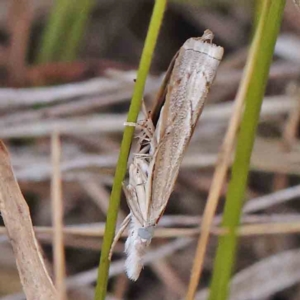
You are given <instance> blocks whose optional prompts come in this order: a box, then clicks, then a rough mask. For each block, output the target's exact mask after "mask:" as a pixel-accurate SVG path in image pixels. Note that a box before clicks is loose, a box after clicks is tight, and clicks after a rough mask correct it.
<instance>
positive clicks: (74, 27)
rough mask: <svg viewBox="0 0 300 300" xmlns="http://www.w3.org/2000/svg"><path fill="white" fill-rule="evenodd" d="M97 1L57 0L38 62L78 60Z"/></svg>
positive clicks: (43, 38)
mask: <svg viewBox="0 0 300 300" xmlns="http://www.w3.org/2000/svg"><path fill="white" fill-rule="evenodd" d="M94 3H95V0H86V1H73V0H56V1H55V4H54V6H53V8H52V11H51V14H50V17H49V20H48V23H47V25H46V28H45V32H44V34H43V37H42V42H41V48H40V52H39V53H38V57H37V62H38V63H46V62H50V61H62V60H63V61H71V60H74V59H75V58H76V55H77V51H78V47H79V45H80V41H81V38H82V35H83V33H84V30H85V27H86V24H87V20H88V17H89V15H90V11H91V9H92V7H93V4H94Z"/></svg>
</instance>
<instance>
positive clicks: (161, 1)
mask: <svg viewBox="0 0 300 300" xmlns="http://www.w3.org/2000/svg"><path fill="white" fill-rule="evenodd" d="M166 2H167V0H156V1H155V5H154V9H153V13H152V17H151V20H150V25H149V29H148V33H147V37H146V41H145V46H144V49H143V53H142V57H141V61H140V65H139V70H138V74H137V81H136V84H135V87H134V91H133V96H132V100H131V104H130V108H129V112H128V118H127V121H128V122H136V120H137V117H138V114H139V111H140V108H141V99H142V97H143V91H144V87H145V82H146V78H147V74H148V72H149V68H150V63H151V59H152V56H153V51H154V48H155V45H156V41H157V37H158V33H159V29H160V27H161V23H162V20H163V15H164V11H165V8H166ZM133 133H134V128H133V127H128V126H127V127H125V130H124V135H123V140H122V143H121V148H120V154H119V159H118V163H117V168H116V173H115V178H114V183H113V187H112V192H111V195H110V202H109V208H108V212H107V218H106V226H105V233H104V238H103V244H102V249H101V258H100V265H99V269H98V279H97V286H96V291H95V298H94V299H95V300H104V299H105V296H106V290H107V282H108V271H109V264H110V261H109V259H108V256H109V251H110V247H111V244H112V241H113V238H114V234H115V229H116V221H117V214H118V210H119V205H120V195H121V191H122V181H123V179H124V177H125V174H126V169H127V159H128V155H129V151H130V145H131V141H132V137H133Z"/></svg>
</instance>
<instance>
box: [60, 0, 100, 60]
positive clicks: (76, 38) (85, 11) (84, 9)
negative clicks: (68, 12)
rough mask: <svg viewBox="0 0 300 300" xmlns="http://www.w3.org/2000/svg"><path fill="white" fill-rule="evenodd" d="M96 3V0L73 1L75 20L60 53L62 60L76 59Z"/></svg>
mask: <svg viewBox="0 0 300 300" xmlns="http://www.w3.org/2000/svg"><path fill="white" fill-rule="evenodd" d="M94 4H95V0H85V1H75V2H74V3H73V5H74V9H73V10H74V13H73V20H72V24H71V28H70V32H68V33H67V34H66V40H65V43H64V47H63V49H62V51H61V54H60V60H62V61H73V60H75V59H76V57H77V53H78V48H79V46H80V41H81V39H82V36H83V33H84V30H85V28H86V24H87V21H88V18H89V16H90V12H91V10H92V8H93V5H94Z"/></svg>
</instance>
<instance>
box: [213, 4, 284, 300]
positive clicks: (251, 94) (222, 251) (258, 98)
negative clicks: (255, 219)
mask: <svg viewBox="0 0 300 300" xmlns="http://www.w3.org/2000/svg"><path fill="white" fill-rule="evenodd" d="M261 1H262V2H263V3H262V8H261V14H260V18H259V22H258V25H257V27H256V32H255V35H254V39H253V42H252V45H251V49H250V53H249V57H248V61H247V65H246V69H245V73H244V78H243V81H242V83H241V87H240V93H242V94H243V96H244V97H245V103H246V106H245V111H244V115H243V120H242V123H241V129H240V132H239V134H238V140H237V146H236V153H235V160H234V163H233V166H232V175H231V180H230V183H229V187H228V192H227V195H226V204H225V209H224V216H223V221H222V226H223V227H225V228H227V229H228V230H229V234H228V235H226V236H222V237H220V238H219V241H218V249H217V254H216V258H215V263H214V272H213V277H212V283H211V290H210V295H209V300H225V299H227V296H228V292H229V283H230V277H231V273H232V269H233V266H234V258H235V254H236V247H237V236H236V234H235V232H236V229H237V227H238V226H239V221H240V215H241V210H242V205H243V198H244V194H245V189H246V184H247V177H248V171H249V163H250V157H251V152H252V148H253V143H254V138H255V132H256V128H257V123H258V119H259V112H260V108H261V103H262V99H263V95H264V92H265V87H266V83H267V79H268V74H269V69H270V65H271V62H272V57H273V51H274V46H275V42H276V38H277V35H278V32H279V29H280V24H281V19H282V15H283V10H284V5H285V0H261Z"/></svg>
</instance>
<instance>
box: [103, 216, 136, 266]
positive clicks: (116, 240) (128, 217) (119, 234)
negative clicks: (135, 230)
mask: <svg viewBox="0 0 300 300" xmlns="http://www.w3.org/2000/svg"><path fill="white" fill-rule="evenodd" d="M130 219H131V214H128V216H127V217H126V218H125V219H124V220H123V222H122V223H121V226H120V228H119V230H118V232H117V234H116V235H115V237H114V240H113V242H112V244H111V247H110V251H109V256H108V259H109V260H111V258H112V255H113V251H114V248H115V246H116V244H117V242H118V240H119V239H120V237H121V235H122V233H123V232H124V230H125V229H126V227H127V226H128V225H129V222H130Z"/></svg>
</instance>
